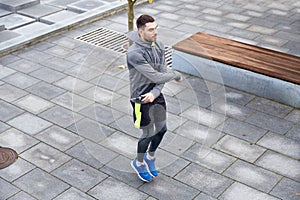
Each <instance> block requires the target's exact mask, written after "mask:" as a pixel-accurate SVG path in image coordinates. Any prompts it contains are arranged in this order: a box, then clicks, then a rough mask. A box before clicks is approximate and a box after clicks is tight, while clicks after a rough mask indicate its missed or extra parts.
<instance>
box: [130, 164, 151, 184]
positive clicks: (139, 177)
mask: <svg viewBox="0 0 300 200" xmlns="http://www.w3.org/2000/svg"><path fill="white" fill-rule="evenodd" d="M130 165H131V167H132V169H133V170H134V171H135V173H136V174H137V175H138V177H139V178H140V179H141V180H142V181H144V182H147V183H149V182H150V181H152V180H150V181H148V180H146V179H143V177H141V176H140V173H139V172H138V171H137V170H136V168H135V167H134V165H133V161H131V162H130ZM147 167H148V166H147ZM150 175H151V173H150Z"/></svg>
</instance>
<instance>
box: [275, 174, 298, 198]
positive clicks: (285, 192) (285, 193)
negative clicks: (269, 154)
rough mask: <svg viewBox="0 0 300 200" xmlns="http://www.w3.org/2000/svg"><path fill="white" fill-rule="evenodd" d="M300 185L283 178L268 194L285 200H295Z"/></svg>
mask: <svg viewBox="0 0 300 200" xmlns="http://www.w3.org/2000/svg"><path fill="white" fill-rule="evenodd" d="M299 188H300V184H299V182H295V181H293V180H291V179H288V178H284V179H282V180H281V181H280V183H279V184H278V185H277V186H276V187H275V188H274V189H273V190H272V191H271V192H270V194H272V195H274V196H276V197H278V198H281V199H284V200H287V199H291V200H297V199H299V197H298V196H297V195H296V194H297V193H298V191H299Z"/></svg>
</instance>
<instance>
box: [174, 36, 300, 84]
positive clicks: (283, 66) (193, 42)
mask: <svg viewBox="0 0 300 200" xmlns="http://www.w3.org/2000/svg"><path fill="white" fill-rule="evenodd" d="M173 48H174V49H177V50H179V51H183V52H186V53H189V54H192V55H196V56H201V57H205V58H208V59H212V60H215V61H218V62H222V63H225V64H229V65H232V66H236V67H239V68H243V69H246V70H250V71H254V72H257V73H261V74H264V75H267V76H271V77H275V78H279V79H282V80H286V81H289V82H293V83H297V84H300V58H299V57H297V56H293V55H289V54H286V53H282V52H277V51H273V50H269V49H265V48H262V47H257V46H254V45H249V44H245V43H241V42H237V41H233V40H229V39H225V38H220V37H217V36H212V35H208V34H204V33H197V34H194V35H193V36H191V37H189V38H188V39H185V40H183V41H181V42H179V43H177V44H176V45H174V46H173Z"/></svg>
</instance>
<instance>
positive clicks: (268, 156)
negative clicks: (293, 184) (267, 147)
mask: <svg viewBox="0 0 300 200" xmlns="http://www.w3.org/2000/svg"><path fill="white" fill-rule="evenodd" d="M255 164H256V165H258V166H261V167H264V168H266V169H269V170H271V171H274V172H277V173H279V174H282V175H284V176H287V177H289V178H291V179H294V180H296V181H298V182H299V179H300V172H299V169H300V168H299V165H300V162H299V161H298V160H295V159H292V158H289V157H287V156H284V155H281V154H278V153H275V152H272V151H267V152H266V153H265V154H264V155H263V156H262V157H260V158H259V159H258V160H257V161H256V162H255Z"/></svg>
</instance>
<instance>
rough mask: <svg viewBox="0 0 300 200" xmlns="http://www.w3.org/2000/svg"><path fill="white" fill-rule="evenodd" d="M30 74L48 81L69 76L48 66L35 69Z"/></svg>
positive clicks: (51, 81)
mask: <svg viewBox="0 0 300 200" xmlns="http://www.w3.org/2000/svg"><path fill="white" fill-rule="evenodd" d="M29 75H30V76H32V77H35V78H38V79H40V80H43V81H45V82H47V83H54V82H56V81H58V80H60V79H63V78H65V77H66V76H67V75H66V74H63V73H61V72H58V71H55V70H53V69H49V68H47V67H42V68H39V69H38V70H35V71H33V72H32V73H30V74H29Z"/></svg>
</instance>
